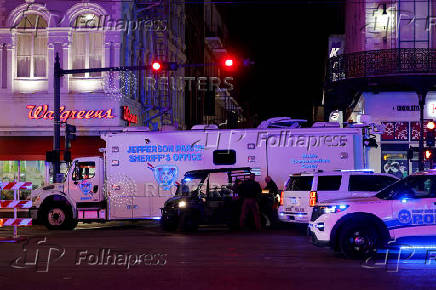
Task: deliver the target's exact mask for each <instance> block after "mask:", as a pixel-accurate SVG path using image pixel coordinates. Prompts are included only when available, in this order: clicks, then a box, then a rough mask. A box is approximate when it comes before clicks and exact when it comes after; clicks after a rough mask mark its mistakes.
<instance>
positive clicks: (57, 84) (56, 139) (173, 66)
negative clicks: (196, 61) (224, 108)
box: [53, 53, 186, 182]
mask: <svg viewBox="0 0 436 290" xmlns="http://www.w3.org/2000/svg"><path fill="white" fill-rule="evenodd" d="M182 66H186V65H179V64H177V63H175V62H166V63H164V64H162V66H161V67H160V69H162V70H172V71H175V70H177V69H178V68H179V67H182ZM150 68H151V66H149V65H142V66H119V67H106V68H90V69H71V70H64V69H62V68H61V63H60V59H59V54H58V53H56V57H55V64H54V85H53V87H54V101H53V105H54V135H53V151H54V153H55V156H54V160H53V181H54V182H61V180H60V171H61V161H60V153H61V146H60V144H61V120H60V110H61V108H60V100H61V78H62V77H63V76H64V75H72V74H82V73H93V72H109V71H114V72H115V71H141V70H147V69H150Z"/></svg>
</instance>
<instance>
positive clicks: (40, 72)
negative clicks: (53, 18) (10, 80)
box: [17, 14, 47, 78]
mask: <svg viewBox="0 0 436 290" xmlns="http://www.w3.org/2000/svg"><path fill="white" fill-rule="evenodd" d="M46 28H47V22H46V21H45V20H44V19H43V18H42V17H41V16H39V15H36V14H30V15H26V16H24V17H23V18H22V19H21V21H20V23H19V24H18V26H17V77H19V78H45V77H46V76H47V32H46V30H45V29H46Z"/></svg>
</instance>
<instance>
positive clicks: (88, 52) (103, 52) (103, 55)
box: [70, 30, 105, 79]
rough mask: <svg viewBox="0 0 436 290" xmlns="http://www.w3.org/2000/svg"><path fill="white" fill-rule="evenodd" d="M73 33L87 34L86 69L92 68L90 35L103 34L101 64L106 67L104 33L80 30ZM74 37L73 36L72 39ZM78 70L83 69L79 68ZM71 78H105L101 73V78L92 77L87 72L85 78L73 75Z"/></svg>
mask: <svg viewBox="0 0 436 290" xmlns="http://www.w3.org/2000/svg"><path fill="white" fill-rule="evenodd" d="M73 33H80V34H85V35H86V46H85V67H84V68H91V67H90V49H89V47H90V40H89V35H90V33H102V35H103V41H102V47H101V52H102V54H101V55H100V58H101V64H102V66H103V65H104V59H105V49H104V33H103V32H95V31H86V30H79V31H73ZM72 37H73V36H72V35H71V38H72ZM70 49H71V67H72V69H74V68H73V63H74V55H73V53H72V47H71V48H70ZM77 69H81V68H77ZM71 77H72V78H73V79H101V78H103V73H102V72H101V73H100V76H98V77H91V76H90V73H89V72H87V73H85V75H84V76H75V75H71Z"/></svg>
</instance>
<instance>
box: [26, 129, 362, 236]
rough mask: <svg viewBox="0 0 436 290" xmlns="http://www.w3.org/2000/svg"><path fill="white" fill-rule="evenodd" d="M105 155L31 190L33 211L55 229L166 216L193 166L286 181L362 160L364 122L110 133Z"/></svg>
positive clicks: (76, 165) (74, 164)
mask: <svg viewBox="0 0 436 290" xmlns="http://www.w3.org/2000/svg"><path fill="white" fill-rule="evenodd" d="M101 138H102V139H103V140H105V141H106V147H105V148H104V149H102V150H101V151H102V152H103V157H86V158H78V159H75V160H73V162H72V166H71V168H70V169H69V170H68V173H67V174H66V176H65V182H63V183H59V184H51V185H48V186H45V187H44V188H40V189H38V190H35V191H33V192H32V200H33V205H34V206H33V208H32V209H31V215H32V218H33V219H37V220H38V221H41V222H43V223H44V224H46V225H47V227H49V228H51V229H58V228H73V227H74V226H75V225H76V224H77V222H78V221H81V222H94V221H100V222H102V221H107V220H124V219H145V218H156V219H159V218H160V216H161V210H160V209H161V208H162V207H163V205H164V202H165V201H166V200H167V199H168V198H169V197H172V196H174V193H175V191H176V185H177V184H178V182H179V181H180V179H181V178H182V177H183V176H184V174H185V173H186V172H187V171H191V170H196V169H205V168H229V167H239V168H241V167H250V168H251V169H252V170H253V171H254V172H256V174H257V176H258V177H257V178H256V179H257V180H258V181H261V182H262V183H261V185H262V186H263V187H264V186H265V185H264V184H263V182H264V179H265V177H266V176H268V175H269V176H271V177H272V178H273V180H274V181H275V182H276V183H277V185H278V186H279V189H283V186H284V183H285V181H286V180H287V179H288V177H289V174H290V173H297V172H302V171H308V170H318V169H322V170H335V169H352V168H363V163H364V160H363V159H364V158H363V140H362V129H359V128H296V129H286V128H285V129H284V128H277V129H271V128H265V129H263V128H256V129H241V130H218V129H213V130H205V129H203V130H188V131H170V132H147V131H145V130H143V131H140V130H139V129H137V131H134V130H133V129H131V128H129V130H126V131H125V132H119V133H109V134H104V135H102V136H101Z"/></svg>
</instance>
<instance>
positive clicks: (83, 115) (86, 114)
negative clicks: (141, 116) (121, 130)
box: [26, 105, 115, 122]
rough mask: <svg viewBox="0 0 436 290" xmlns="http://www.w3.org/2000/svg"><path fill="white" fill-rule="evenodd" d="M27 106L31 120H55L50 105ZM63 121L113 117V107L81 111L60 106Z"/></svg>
mask: <svg viewBox="0 0 436 290" xmlns="http://www.w3.org/2000/svg"><path fill="white" fill-rule="evenodd" d="M26 108H27V109H28V110H29V114H28V115H27V117H28V118H29V119H31V120H40V119H43V120H53V119H54V111H50V110H49V106H48V105H39V106H36V105H28V106H26ZM60 109H61V110H60V113H61V121H62V122H66V121H67V120H68V119H79V120H82V119H85V120H89V119H113V118H115V116H114V115H112V109H109V110H94V111H93V110H80V111H68V110H65V106H62V107H61V108H60Z"/></svg>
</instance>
